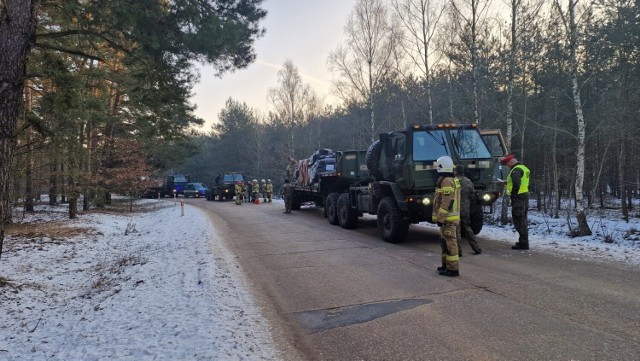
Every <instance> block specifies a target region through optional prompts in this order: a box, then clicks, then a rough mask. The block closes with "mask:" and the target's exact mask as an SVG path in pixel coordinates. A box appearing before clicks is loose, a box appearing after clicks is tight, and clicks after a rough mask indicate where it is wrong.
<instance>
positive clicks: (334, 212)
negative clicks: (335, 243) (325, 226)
mask: <svg viewBox="0 0 640 361" xmlns="http://www.w3.org/2000/svg"><path fill="white" fill-rule="evenodd" d="M339 197H340V195H339V194H338V193H329V195H328V196H327V201H326V202H325V204H324V207H325V211H326V213H327V219H328V220H329V223H331V224H338V198H339Z"/></svg>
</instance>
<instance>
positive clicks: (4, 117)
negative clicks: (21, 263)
mask: <svg viewBox="0 0 640 361" xmlns="http://www.w3.org/2000/svg"><path fill="white" fill-rule="evenodd" d="M0 4H1V6H0V185H2V186H0V257H2V244H3V241H4V220H5V219H7V216H8V215H11V207H12V204H11V203H12V202H11V198H10V187H11V186H10V184H11V166H12V164H13V156H14V151H15V146H16V138H15V134H14V133H15V130H16V125H17V120H18V112H19V109H20V103H21V101H22V92H23V87H24V79H25V75H26V65H27V57H28V56H29V53H30V52H31V48H32V47H33V44H34V42H35V33H36V11H37V5H38V1H37V0H3V1H2V2H1V3H0Z"/></svg>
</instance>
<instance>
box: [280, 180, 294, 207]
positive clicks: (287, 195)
mask: <svg viewBox="0 0 640 361" xmlns="http://www.w3.org/2000/svg"><path fill="white" fill-rule="evenodd" d="M280 193H282V196H283V197H284V212H283V213H291V207H292V203H293V185H292V184H291V183H290V182H289V180H288V179H285V180H284V184H283V185H282V189H281V190H280Z"/></svg>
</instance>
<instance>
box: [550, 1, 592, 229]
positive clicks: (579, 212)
mask: <svg viewBox="0 0 640 361" xmlns="http://www.w3.org/2000/svg"><path fill="white" fill-rule="evenodd" d="M577 3H578V0H567V11H566V13H565V11H564V10H563V9H562V6H561V5H560V2H559V0H555V1H554V5H555V7H556V8H557V10H558V12H559V13H560V15H561V16H562V18H563V21H564V24H565V28H566V30H567V35H568V40H569V42H568V46H569V59H568V60H569V70H570V72H571V77H570V78H571V92H572V94H573V104H574V108H575V112H576V122H577V129H578V131H577V135H576V139H577V141H578V147H577V149H576V161H577V166H576V183H575V192H576V218H577V221H578V230H577V235H578V236H588V235H591V228H589V223H588V222H587V213H586V211H585V207H584V196H583V193H582V187H583V185H584V173H585V172H584V163H585V149H586V141H585V139H586V136H585V134H586V124H585V120H584V115H583V112H582V100H581V98H580V85H579V84H578V68H579V64H578V55H577V52H578V47H579V46H580V44H579V43H578V25H577V23H576V5H577Z"/></svg>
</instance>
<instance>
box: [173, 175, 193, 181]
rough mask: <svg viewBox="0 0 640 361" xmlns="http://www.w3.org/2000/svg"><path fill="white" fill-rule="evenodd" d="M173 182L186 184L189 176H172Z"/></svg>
mask: <svg viewBox="0 0 640 361" xmlns="http://www.w3.org/2000/svg"><path fill="white" fill-rule="evenodd" d="M173 181H174V182H176V183H187V182H189V176H186V175H182V174H176V175H174V176H173Z"/></svg>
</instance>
